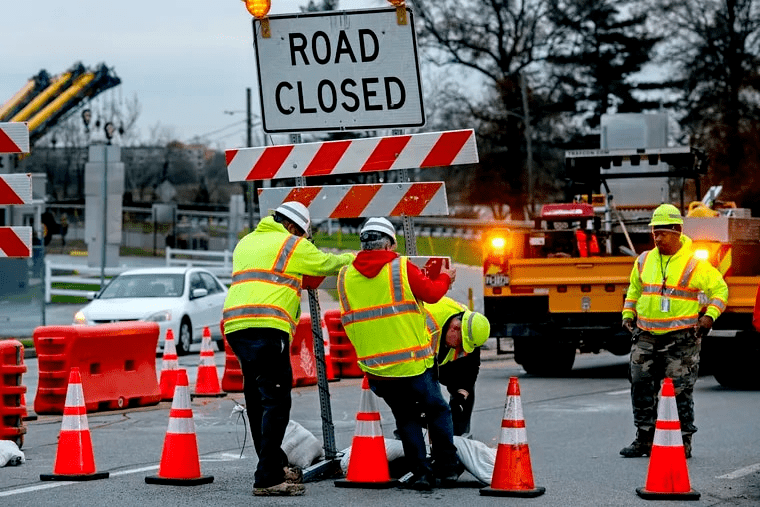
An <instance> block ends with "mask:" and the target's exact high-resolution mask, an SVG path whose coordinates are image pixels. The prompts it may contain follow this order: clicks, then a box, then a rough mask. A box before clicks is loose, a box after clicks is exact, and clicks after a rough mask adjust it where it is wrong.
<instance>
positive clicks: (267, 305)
mask: <svg viewBox="0 0 760 507" xmlns="http://www.w3.org/2000/svg"><path fill="white" fill-rule="evenodd" d="M309 223H310V216H309V210H308V209H307V208H306V207H305V206H304V205H303V204H301V203H299V202H285V203H283V204H281V205H280V206H279V207H278V208H277V209H276V210H275V211H274V214H273V215H272V216H267V217H265V218H263V219H262V220H261V221H260V222H259V224H258V226H257V227H256V229H255V230H254V231H253V232H252V233H250V234H248V235H246V236H245V237H244V238H243V239H242V240H240V242H239V243H238V244H237V246H236V247H235V251H234V252H233V254H232V285H231V287H230V290H229V293H228V294H227V299H226V300H225V302H224V313H223V319H224V332H225V335H226V337H227V341H228V343H229V344H230V347H231V348H232V350H233V352H234V353H235V355H236V356H237V358H238V360H239V362H240V368H241V371H242V374H243V393H244V396H245V403H246V411H247V413H248V419H249V424H250V427H251V435H252V437H253V445H254V448H255V449H256V454H257V455H258V457H259V461H258V464H257V466H256V472H255V474H254V490H253V494H254V495H257V496H267V495H280V496H291V495H302V494H303V493H304V486H303V484H300V483H299V482H302V474H301V473H300V471H299V470H297V469H290V468H288V460H287V456H286V455H285V452H284V451H283V450H282V440H283V438H284V435H285V430H286V428H287V425H288V420H289V419H290V408H291V398H290V392H291V388H292V384H293V372H292V369H291V365H290V342H291V341H292V340H293V335H294V333H295V329H296V323H297V322H298V319H299V316H300V313H301V283H302V279H303V275H314V276H325V275H335V274H337V272H338V271H339V269H340V268H341V267H342V266H345V265H346V264H348V263H349V262H351V260H352V259H353V258H354V256H353V254H350V253H345V254H340V255H335V254H331V253H325V252H322V251H320V250H319V249H318V248H317V247H316V246H314V245H313V244H312V243H310V242H309V241H308V240H306V239H305V238H304V235H305V234H306V233H307V231H308V230H309Z"/></svg>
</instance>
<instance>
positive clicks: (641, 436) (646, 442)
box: [620, 431, 654, 458]
mask: <svg viewBox="0 0 760 507" xmlns="http://www.w3.org/2000/svg"><path fill="white" fill-rule="evenodd" d="M652 440H654V433H650V432H644V431H638V432H636V440H634V441H633V442H632V443H631V445H629V446H628V447H623V448H622V449H620V455H621V456H623V457H624V458H640V457H642V456H649V455H650V454H652Z"/></svg>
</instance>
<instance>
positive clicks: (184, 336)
mask: <svg viewBox="0 0 760 507" xmlns="http://www.w3.org/2000/svg"><path fill="white" fill-rule="evenodd" d="M191 343H193V327H192V326H191V325H190V319H188V318H187V317H185V318H183V319H182V324H180V326H179V339H178V340H177V355H178V356H185V355H187V354H188V353H189V352H190V344H191Z"/></svg>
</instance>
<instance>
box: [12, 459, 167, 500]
mask: <svg viewBox="0 0 760 507" xmlns="http://www.w3.org/2000/svg"><path fill="white" fill-rule="evenodd" d="M156 469H158V465H151V466H149V467H142V468H133V469H131V470H122V471H120V472H109V476H110V477H118V476H119V475H129V474H137V473H140V472H147V471H148V470H156ZM81 483H82V481H56V482H48V483H45V484H39V485H37V486H28V487H26V488H19V489H13V490H10V491H0V497H3V496H12V495H19V494H21V493H33V492H35V491H42V490H45V489H51V488H58V487H61V486H70V485H71V484H81Z"/></svg>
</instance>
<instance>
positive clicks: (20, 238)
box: [0, 226, 32, 257]
mask: <svg viewBox="0 0 760 507" xmlns="http://www.w3.org/2000/svg"><path fill="white" fill-rule="evenodd" d="M31 256H32V228H31V227H27V226H14V227H0V257H31Z"/></svg>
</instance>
